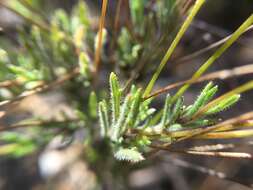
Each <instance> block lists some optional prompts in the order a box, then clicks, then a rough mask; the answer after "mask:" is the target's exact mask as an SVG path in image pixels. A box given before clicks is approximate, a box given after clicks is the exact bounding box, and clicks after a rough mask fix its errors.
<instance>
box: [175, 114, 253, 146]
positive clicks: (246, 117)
mask: <svg viewBox="0 0 253 190" xmlns="http://www.w3.org/2000/svg"><path fill="white" fill-rule="evenodd" d="M252 118H253V111H252V112H248V113H245V114H242V115H240V116H238V117H234V118H232V119H228V120H226V121H224V122H221V123H219V124H217V125H214V126H211V127H208V128H204V129H200V130H196V131H194V132H192V134H189V135H187V136H185V137H182V138H180V139H178V140H176V141H175V142H174V143H178V142H181V141H184V140H186V139H190V138H193V137H196V136H199V135H202V134H206V133H208V132H210V131H217V130H219V129H223V130H230V129H233V128H234V126H233V124H236V123H241V122H244V121H246V120H250V119H252Z"/></svg>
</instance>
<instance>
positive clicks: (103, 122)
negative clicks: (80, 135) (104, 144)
mask: <svg viewBox="0 0 253 190" xmlns="http://www.w3.org/2000/svg"><path fill="white" fill-rule="evenodd" d="M98 116H99V121H100V134H101V136H102V137H106V136H107V132H108V129H109V118H108V108H107V106H106V102H105V101H102V102H99V104H98Z"/></svg>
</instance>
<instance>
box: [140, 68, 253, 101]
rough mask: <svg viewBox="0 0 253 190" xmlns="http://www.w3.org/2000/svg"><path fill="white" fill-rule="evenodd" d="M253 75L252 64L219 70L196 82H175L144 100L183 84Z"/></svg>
mask: <svg viewBox="0 0 253 190" xmlns="http://www.w3.org/2000/svg"><path fill="white" fill-rule="evenodd" d="M252 73H253V64H249V65H244V66H241V67H236V68H233V69H225V70H221V71H216V72H213V73H210V74H206V75H204V76H202V77H200V78H198V79H197V80H191V79H188V80H185V81H180V82H176V83H173V84H170V85H168V86H166V87H164V88H161V89H159V90H157V91H155V92H154V93H152V94H151V95H149V96H147V97H145V98H144V99H148V98H151V97H154V96H158V95H160V94H162V93H165V92H167V91H169V90H171V89H173V88H176V87H179V86H182V85H184V84H195V83H200V82H203V81H209V80H214V79H219V80H225V79H229V78H232V77H239V76H242V75H247V74H252Z"/></svg>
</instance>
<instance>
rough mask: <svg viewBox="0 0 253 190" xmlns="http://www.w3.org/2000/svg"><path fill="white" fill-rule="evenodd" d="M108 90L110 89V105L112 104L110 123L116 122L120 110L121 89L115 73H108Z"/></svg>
mask: <svg viewBox="0 0 253 190" xmlns="http://www.w3.org/2000/svg"><path fill="white" fill-rule="evenodd" d="M110 91H111V106H112V124H113V125H114V124H116V120H117V118H118V117H119V111H120V99H121V89H120V86H119V82H118V77H117V76H116V74H115V73H113V72H112V73H111V74H110Z"/></svg>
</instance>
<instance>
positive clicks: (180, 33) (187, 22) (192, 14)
mask: <svg viewBox="0 0 253 190" xmlns="http://www.w3.org/2000/svg"><path fill="white" fill-rule="evenodd" d="M204 3H205V0H197V1H196V2H195V4H194V6H193V8H192V10H191V12H190V13H189V15H188V17H187V18H186V20H185V21H184V23H183V25H182V26H181V28H180V29H179V31H178V33H177V35H176V37H175V38H174V40H173V41H172V43H171V45H170V47H169V48H168V50H167V52H166V54H165V55H164V57H163V59H162V61H161V63H160V65H159V66H158V67H157V69H156V71H155V73H154V74H153V76H152V78H151V80H150V81H149V84H148V85H147V87H146V89H145V91H144V97H145V96H148V95H149V94H150V92H151V91H152V89H153V86H154V85H155V82H156V80H157V79H158V77H159V75H160V73H161V72H162V70H163V68H164V66H165V65H166V63H167V62H168V60H169V59H170V57H171V55H172V53H173V52H174V50H175V49H176V47H177V45H178V43H179V42H180V40H181V39H182V37H183V35H184V33H185V32H186V30H187V29H188V27H189V26H190V24H191V22H192V20H193V19H194V17H195V16H196V14H197V13H198V11H199V10H200V8H201V7H202V5H203V4H204Z"/></svg>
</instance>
